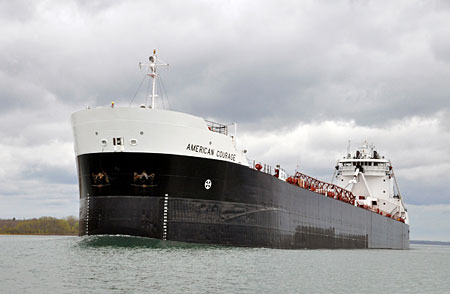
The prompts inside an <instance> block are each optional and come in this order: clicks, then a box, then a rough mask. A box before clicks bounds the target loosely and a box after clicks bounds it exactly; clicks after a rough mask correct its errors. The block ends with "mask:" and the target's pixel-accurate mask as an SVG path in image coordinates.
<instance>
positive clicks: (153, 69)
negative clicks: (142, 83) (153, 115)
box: [139, 49, 169, 109]
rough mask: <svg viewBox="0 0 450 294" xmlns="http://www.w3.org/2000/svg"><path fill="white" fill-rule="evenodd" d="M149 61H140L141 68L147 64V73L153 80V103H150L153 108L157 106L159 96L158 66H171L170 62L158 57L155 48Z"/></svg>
mask: <svg viewBox="0 0 450 294" xmlns="http://www.w3.org/2000/svg"><path fill="white" fill-rule="evenodd" d="M148 60H149V62H148V63H141V62H139V68H142V66H143V65H144V66H147V75H148V76H149V77H151V78H152V79H153V80H152V94H151V95H150V96H151V98H152V99H151V101H152V104H151V105H150V107H151V108H152V109H155V108H156V100H155V98H156V97H158V91H157V90H158V89H157V83H156V79H157V78H158V74H157V72H158V66H169V64H168V63H165V62H164V61H162V60H161V59H158V56H157V55H156V49H154V50H153V55H151V56H150V57H149V58H148Z"/></svg>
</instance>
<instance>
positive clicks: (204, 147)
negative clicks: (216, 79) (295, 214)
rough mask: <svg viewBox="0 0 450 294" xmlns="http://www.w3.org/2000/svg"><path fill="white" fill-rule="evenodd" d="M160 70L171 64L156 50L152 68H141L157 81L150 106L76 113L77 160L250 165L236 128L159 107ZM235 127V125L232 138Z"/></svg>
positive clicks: (149, 66)
mask: <svg viewBox="0 0 450 294" xmlns="http://www.w3.org/2000/svg"><path fill="white" fill-rule="evenodd" d="M158 66H168V64H167V63H165V62H163V61H162V60H160V59H159V58H158V57H157V55H156V50H154V51H153V55H151V56H150V57H149V61H148V62H147V63H139V67H140V68H146V76H148V77H150V78H151V79H152V91H151V94H150V95H149V98H150V101H151V104H150V105H145V104H142V105H140V106H139V107H116V106H115V104H114V102H112V104H111V106H110V107H99V108H90V107H88V108H87V109H85V110H81V111H78V112H76V113H74V114H72V118H71V120H72V128H73V133H74V143H75V144H74V145H75V155H76V156H79V155H83V154H92V153H106V152H134V153H155V154H172V155H180V156H193V157H200V158H209V159H216V160H222V161H228V162H233V163H236V164H241V165H248V161H247V158H246V156H245V152H246V151H245V150H238V149H237V148H236V123H232V124H229V125H224V124H219V123H215V122H211V121H207V120H204V119H203V118H201V117H197V116H193V115H189V114H186V113H181V112H176V111H170V110H164V109H159V108H157V107H156V98H158V94H157V88H156V85H157V83H156V80H157V78H158ZM230 125H234V133H232V134H230V133H229V131H228V130H229V126H230Z"/></svg>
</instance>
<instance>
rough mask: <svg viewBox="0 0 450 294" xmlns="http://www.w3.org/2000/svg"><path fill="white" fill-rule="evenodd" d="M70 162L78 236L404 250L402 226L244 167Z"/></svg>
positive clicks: (132, 156)
mask: <svg viewBox="0 0 450 294" xmlns="http://www.w3.org/2000/svg"><path fill="white" fill-rule="evenodd" d="M77 161H78V171H79V183H80V235H98V234H125V235H133V236H144V237H151V238H156V239H166V240H173V241H182V242H194V243H204V244H219V245H231V246H247V247H270V248H393V249H407V248H408V247H409V226H408V225H406V224H403V223H401V222H398V221H395V220H393V219H390V218H387V217H384V216H381V215H378V214H375V213H373V212H370V211H367V210H364V209H361V208H358V207H355V206H352V205H350V204H347V203H344V202H341V201H337V200H335V199H331V198H327V197H325V196H323V195H320V194H317V193H314V192H311V191H309V190H306V189H302V188H299V187H296V186H294V185H291V184H288V183H286V182H283V181H280V180H278V179H276V178H274V177H273V176H270V175H268V174H265V173H262V172H258V171H255V170H252V169H250V168H248V167H246V166H241V165H237V164H233V163H228V162H225V161H218V160H211V159H202V158H197V157H189V156H176V155H166V154H145V153H125V152H123V153H120V152H117V153H101V154H100V153H98V154H85V155H81V156H78V158H77ZM143 171H145V173H146V176H145V177H141V178H138V177H139V176H142V175H143V173H142V172H143ZM207 179H209V180H211V183H212V185H211V187H210V188H209V189H206V188H205V181H206V180H207Z"/></svg>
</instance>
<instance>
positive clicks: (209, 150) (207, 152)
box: [186, 144, 236, 161]
mask: <svg viewBox="0 0 450 294" xmlns="http://www.w3.org/2000/svg"><path fill="white" fill-rule="evenodd" d="M186 150H189V151H193V152H197V153H201V154H205V155H211V156H214V155H216V157H218V158H224V159H228V160H231V161H236V154H234V153H229V152H226V151H221V150H217V152H216V151H215V150H214V149H213V148H209V147H206V146H202V145H195V144H188V145H187V146H186Z"/></svg>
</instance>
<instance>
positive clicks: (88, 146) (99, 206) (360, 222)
mask: <svg viewBox="0 0 450 294" xmlns="http://www.w3.org/2000/svg"><path fill="white" fill-rule="evenodd" d="M161 65H165V64H164V63H162V62H161V61H160V60H159V59H158V56H157V55H156V52H153V55H151V56H150V58H149V61H148V62H147V63H145V64H140V66H141V67H142V66H143V67H144V68H145V69H146V75H147V76H148V78H149V79H151V80H150V81H151V82H152V85H153V87H152V92H151V94H150V97H149V98H151V104H150V105H145V104H143V105H140V106H138V107H131V106H130V107H117V106H115V105H114V103H112V104H111V106H107V107H99V108H90V107H88V108H87V109H85V110H81V111H78V112H75V113H74V114H72V117H71V123H72V128H73V133H74V145H75V155H76V162H77V170H78V181H79V192H80V215H79V217H80V222H79V223H80V227H79V228H80V231H79V235H80V236H82V235H111V234H112V235H116V234H120V235H131V236H142V237H148V238H154V239H160V240H172V241H180V242H190V243H201V244H213V245H225V246H243V247H267V248H286V249H296V248H390V249H407V248H409V225H408V215H407V211H406V209H405V206H404V204H403V200H402V196H401V195H400V192H399V189H398V186H397V185H396V180H395V174H394V172H393V169H392V164H391V163H390V161H389V160H387V159H384V158H383V157H381V156H380V155H379V154H378V152H377V151H376V149H375V148H374V147H373V146H369V145H368V144H364V145H363V146H362V147H361V148H360V149H359V150H357V151H356V153H355V154H354V155H351V154H350V153H349V152H347V155H346V156H344V157H343V158H342V159H339V160H338V162H337V165H336V167H335V169H334V175H333V181H332V182H331V183H327V182H323V181H319V180H317V179H315V178H312V177H310V176H307V175H305V174H302V173H300V172H295V173H294V174H292V175H289V174H288V173H287V172H286V171H285V170H284V169H283V168H281V167H280V166H275V167H272V166H270V165H267V164H263V163H261V162H256V161H250V162H249V160H248V159H247V157H246V150H240V149H238V148H237V145H236V124H230V125H226V124H221V123H216V122H212V121H207V120H205V119H203V118H201V117H197V116H193V115H190V114H186V113H182V112H176V111H170V110H164V109H160V108H158V107H156V101H157V100H156V99H157V98H158V95H157V89H156V86H157V84H156V79H157V78H158V67H159V66H161ZM330 173H331V169H330Z"/></svg>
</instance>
